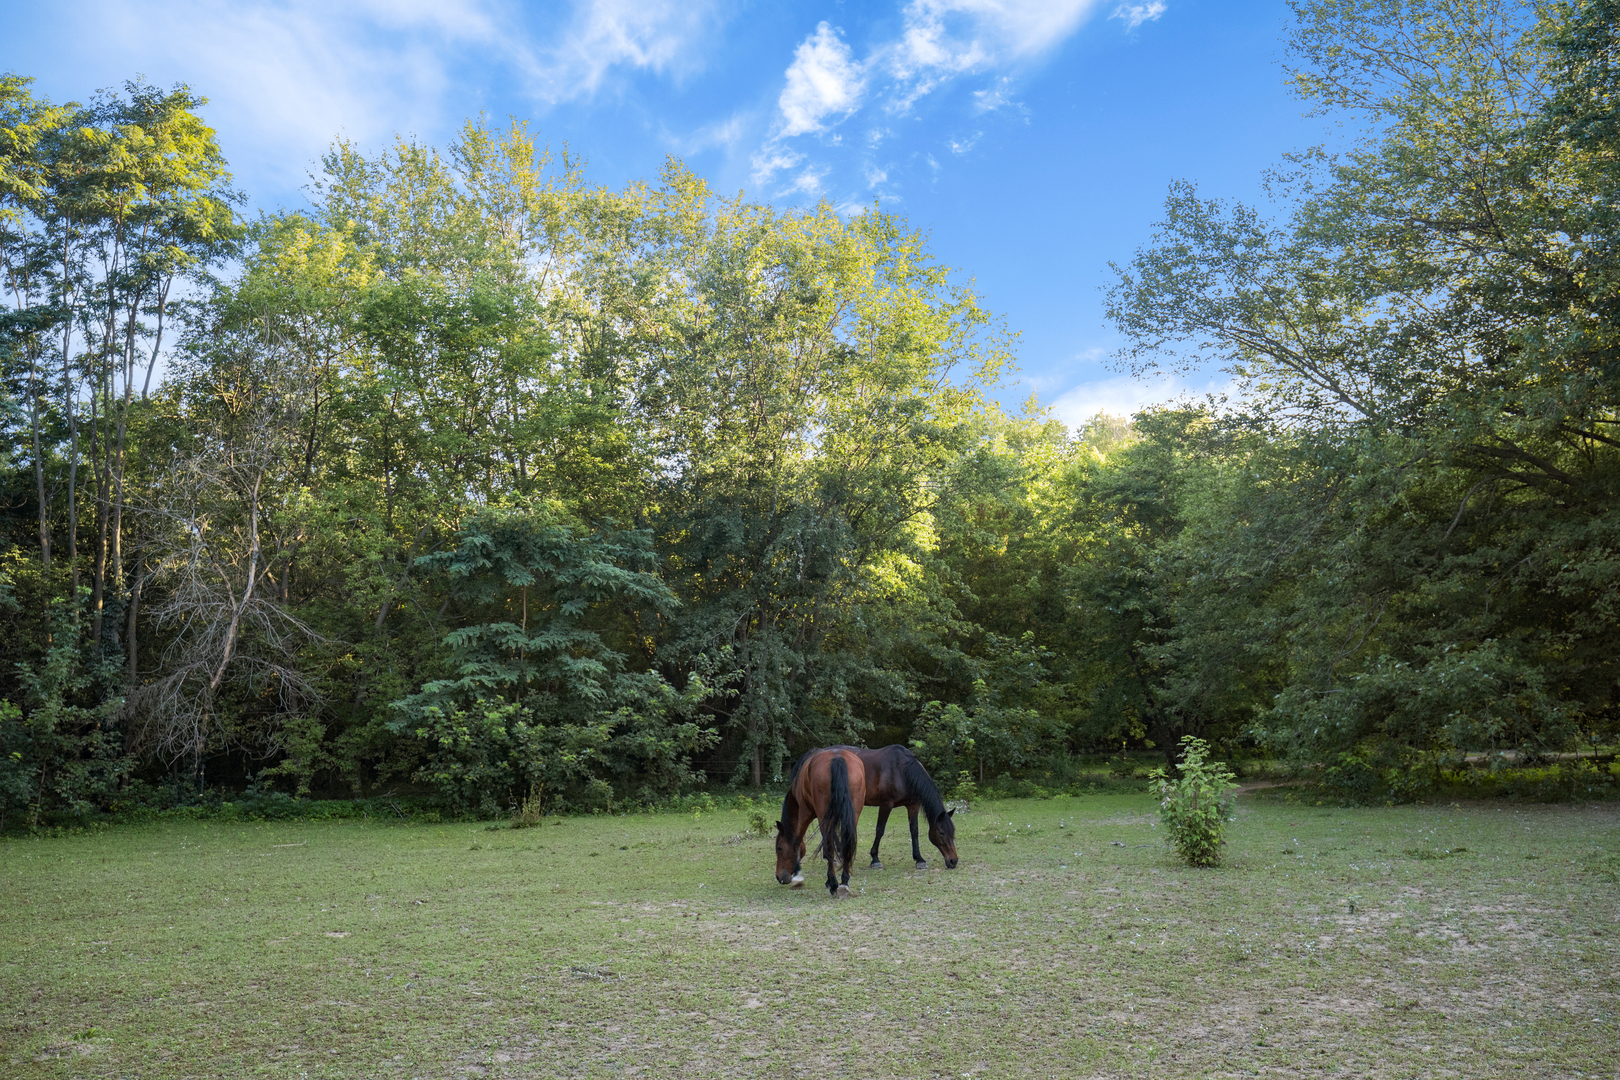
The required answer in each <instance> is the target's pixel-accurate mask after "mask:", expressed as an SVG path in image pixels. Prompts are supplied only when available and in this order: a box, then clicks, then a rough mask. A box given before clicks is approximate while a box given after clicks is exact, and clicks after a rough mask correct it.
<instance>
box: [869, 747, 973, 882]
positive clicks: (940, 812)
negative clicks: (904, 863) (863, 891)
mask: <svg viewBox="0 0 1620 1080" xmlns="http://www.w3.org/2000/svg"><path fill="white" fill-rule="evenodd" d="M855 752H856V753H857V754H859V755H860V759H861V764H863V765H865V766H866V805H867V806H875V807H877V808H878V819H877V835H876V836H874V837H873V838H872V869H874V870H881V869H883V863H882V862H880V861H879V860H878V845H879V844H881V843H882V842H883V828H884V826H885V825H887V824H888V823H889V812H890V811H891V810H893V809H894V808H895V807H897V806H903V807H905V808H906V814H907V816H908V817H910V818H911V860H912V862H914V863H916V864H917V869H919V870H926V869H928V861H927V860H926V859H924V858H923V857H922V848H920V847H918V846H917V811H918V810H919V809H921V810H922V812H923V813H924V814H925V815H927V817H928V842H929V843H930V844H933V845H934V846H935V847H936V848H938V849H939V854H940V856H941V857H942V858H943V859H944V860H945V869H947V870H955V869H956V862H957V859H956V820H955V817H954V815H955V813H956V811H954V810H947V809H945V800H944V799H942V798H940V796H939V788H938V787H936V786H935V785H934V778H933V777H931V776H929V775H928V770H927V769H925V768H923V763H922V762H920V761H918V760H917V755H916V754H913V753H912V752H911V751H910V750H909V749H908V748H906V747H904V746H885V747H884V748H883V749H881V750H856V751H855Z"/></svg>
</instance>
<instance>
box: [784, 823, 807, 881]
mask: <svg viewBox="0 0 1620 1080" xmlns="http://www.w3.org/2000/svg"><path fill="white" fill-rule="evenodd" d="M809 831H810V819H809V818H806V819H805V822H804V832H801V833H799V845H798V852H797V854H795V855H794V856H793V877H792V878H790V879H789V880H788V888H790V889H802V888H804V834H805V833H807V832H809Z"/></svg>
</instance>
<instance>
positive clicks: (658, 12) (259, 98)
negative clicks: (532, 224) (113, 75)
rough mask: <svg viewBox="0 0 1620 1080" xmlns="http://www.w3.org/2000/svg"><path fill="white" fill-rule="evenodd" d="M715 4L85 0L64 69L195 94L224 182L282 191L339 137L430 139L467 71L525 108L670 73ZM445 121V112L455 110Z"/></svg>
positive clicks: (688, 60) (704, 29) (693, 61)
mask: <svg viewBox="0 0 1620 1080" xmlns="http://www.w3.org/2000/svg"><path fill="white" fill-rule="evenodd" d="M715 11H716V0H685V2H674V0H577V2H576V3H574V4H573V5H571V6H570V7H568V8H565V9H564V10H563V11H562V12H561V13H560V16H559V17H558V19H557V21H556V25H554V26H551V27H545V28H536V27H533V26H531V25H530V24H529V23H528V22H527V21H526V20H527V19H528V18H529V15H528V14H527V13H526V11H525V9H524V8H522V7H520V6H519V5H514V4H511V3H509V2H508V0H165V2H164V3H159V4H134V3H131V2H130V0H88V2H87V3H86V4H84V5H83V6H82V7H78V8H74V9H73V10H72V13H71V15H70V16H68V18H71V20H72V22H73V25H74V31H75V42H76V44H77V45H78V47H79V51H78V52H77V53H76V54H75V55H74V56H73V57H72V62H73V63H74V64H75V66H77V67H79V68H100V69H111V70H115V71H119V70H121V71H141V72H144V73H146V74H147V75H148V76H150V77H151V78H152V80H153V81H154V82H157V83H160V84H164V85H167V84H170V83H173V82H177V81H184V82H186V83H189V84H190V85H191V86H192V87H194V88H195V89H196V90H198V91H199V92H202V93H204V94H206V95H207V96H208V97H209V99H210V105H209V107H208V109H207V110H206V112H205V116H207V118H208V119H209V121H210V122H211V123H213V124H214V125H215V126H216V127H217V128H219V129H220V131H221V134H222V136H224V138H225V143H226V147H227V150H228V151H230V152H231V157H232V161H233V165H234V166H235V171H236V172H237V173H238V177H239V182H246V183H247V184H248V185H249V186H250V187H251V188H253V189H256V190H261V191H262V190H264V189H265V188H266V187H276V188H280V189H281V190H283V191H286V190H290V189H293V188H295V187H296V186H297V185H298V184H299V183H300V182H301V181H302V180H303V179H304V177H305V175H306V174H307V172H308V170H309V169H310V167H311V164H312V163H313V162H314V161H315V159H317V158H318V157H319V155H320V154H321V153H322V152H323V151H324V150H325V149H326V148H327V147H328V146H329V145H330V144H331V142H332V140H333V138H334V137H336V136H337V135H339V134H343V135H346V136H347V137H349V138H352V139H354V140H356V141H358V142H361V143H363V144H372V145H375V144H376V143H377V142H379V141H381V140H384V139H386V138H388V137H389V136H390V135H392V134H394V133H395V132H403V133H406V134H419V135H421V136H423V137H424V138H435V137H442V136H443V134H444V133H445V132H446V131H447V130H448V129H450V128H452V127H453V126H454V125H455V124H457V123H459V122H460V121H461V120H462V119H463V116H462V115H461V114H460V112H459V111H458V112H456V114H455V115H449V114H448V112H447V110H448V108H449V102H450V101H451V99H452V97H453V96H456V95H458V94H459V93H461V92H463V91H464V90H465V80H466V79H467V74H466V69H467V68H468V67H469V66H471V65H474V64H476V65H478V66H479V67H482V68H488V69H504V70H505V71H508V72H511V73H513V74H515V75H517V76H518V77H519V78H520V79H522V80H524V81H526V83H527V85H528V87H529V89H530V92H531V93H532V94H533V95H534V96H535V97H536V98H537V99H539V100H540V101H542V102H545V103H547V104H555V103H558V102H561V101H564V100H569V99H574V98H582V97H588V96H589V95H591V94H592V93H595V92H596V91H597V90H598V89H599V87H600V86H601V85H602V84H603V82H604V80H605V78H606V77H607V75H608V73H609V72H610V71H611V70H612V69H614V68H637V69H646V70H652V71H656V72H661V73H676V74H678V73H680V72H682V71H685V70H687V69H689V68H691V67H693V66H696V65H697V64H699V63H700V62H701V60H702V58H703V56H704V53H703V51H702V50H701V49H700V48H699V47H698V46H699V44H700V42H701V41H702V40H703V38H704V37H705V35H706V34H707V33H708V29H709V27H710V26H711V24H712V23H713V22H715V20H716V16H715ZM458 109H459V106H458Z"/></svg>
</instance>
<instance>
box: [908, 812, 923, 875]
mask: <svg viewBox="0 0 1620 1080" xmlns="http://www.w3.org/2000/svg"><path fill="white" fill-rule="evenodd" d="M906 813H907V814H909V815H910V816H911V861H912V862H914V863H916V864H917V869H919V870H926V869H928V860H927V859H925V858H923V857H922V848H920V847H918V846H917V808H916V807H915V806H908V807H906Z"/></svg>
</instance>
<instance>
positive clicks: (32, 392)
mask: <svg viewBox="0 0 1620 1080" xmlns="http://www.w3.org/2000/svg"><path fill="white" fill-rule="evenodd" d="M38 361H39V357H38V356H37V355H36V354H35V353H34V352H33V351H32V350H30V352H29V354H28V390H29V393H28V427H29V434H30V436H31V437H32V439H33V442H34V494H35V497H36V498H38V499H39V559H40V565H41V566H42V567H43V569H44V576H45V579H46V583H47V588H48V587H49V580H50V576H51V508H50V504H49V503H48V502H47V501H46V499H45V456H44V450H43V449H42V448H41V446H40V438H39V398H40V394H41V393H42V387H40V385H39V363H38Z"/></svg>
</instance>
